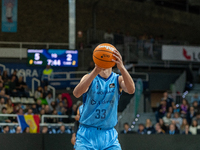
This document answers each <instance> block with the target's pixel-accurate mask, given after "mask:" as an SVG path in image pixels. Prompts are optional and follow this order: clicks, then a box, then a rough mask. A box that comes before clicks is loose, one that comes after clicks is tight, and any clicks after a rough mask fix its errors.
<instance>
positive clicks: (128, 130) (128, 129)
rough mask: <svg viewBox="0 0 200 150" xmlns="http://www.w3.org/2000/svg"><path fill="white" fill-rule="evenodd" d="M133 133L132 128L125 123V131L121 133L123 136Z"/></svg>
mask: <svg viewBox="0 0 200 150" xmlns="http://www.w3.org/2000/svg"><path fill="white" fill-rule="evenodd" d="M130 131H131V128H130V127H129V124H128V123H127V122H126V123H124V130H122V131H121V133H122V134H127V133H129V132H130Z"/></svg>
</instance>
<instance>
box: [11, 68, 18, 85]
mask: <svg viewBox="0 0 200 150" xmlns="http://www.w3.org/2000/svg"><path fill="white" fill-rule="evenodd" d="M13 76H15V83H16V84H17V82H18V76H17V70H14V71H13V73H12V74H11V78H12V77H13Z"/></svg>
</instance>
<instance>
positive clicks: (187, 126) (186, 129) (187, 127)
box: [182, 124, 192, 135]
mask: <svg viewBox="0 0 200 150" xmlns="http://www.w3.org/2000/svg"><path fill="white" fill-rule="evenodd" d="M189 128H190V126H189V125H188V124H187V125H186V126H185V131H183V133H182V134H184V135H191V134H192V133H191V132H190V131H189Z"/></svg>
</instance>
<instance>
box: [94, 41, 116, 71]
mask: <svg viewBox="0 0 200 150" xmlns="http://www.w3.org/2000/svg"><path fill="white" fill-rule="evenodd" d="M115 49H116V48H115V47H114V46H113V45H111V44H108V43H102V44H100V45H98V46H97V47H96V48H95V49H94V51H93V61H94V63H95V64H96V65H97V66H99V67H100V68H104V69H107V68H111V67H113V66H114V65H115V62H113V61H112V59H114V60H116V58H115V57H114V56H113V51H114V50H115Z"/></svg>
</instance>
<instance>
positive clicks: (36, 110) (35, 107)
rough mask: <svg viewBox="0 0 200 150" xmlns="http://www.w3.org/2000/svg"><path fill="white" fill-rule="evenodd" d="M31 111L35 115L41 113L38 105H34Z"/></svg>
mask: <svg viewBox="0 0 200 150" xmlns="http://www.w3.org/2000/svg"><path fill="white" fill-rule="evenodd" d="M31 109H32V110H33V114H38V113H39V111H38V109H37V106H36V104H33V105H32V107H31Z"/></svg>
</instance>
